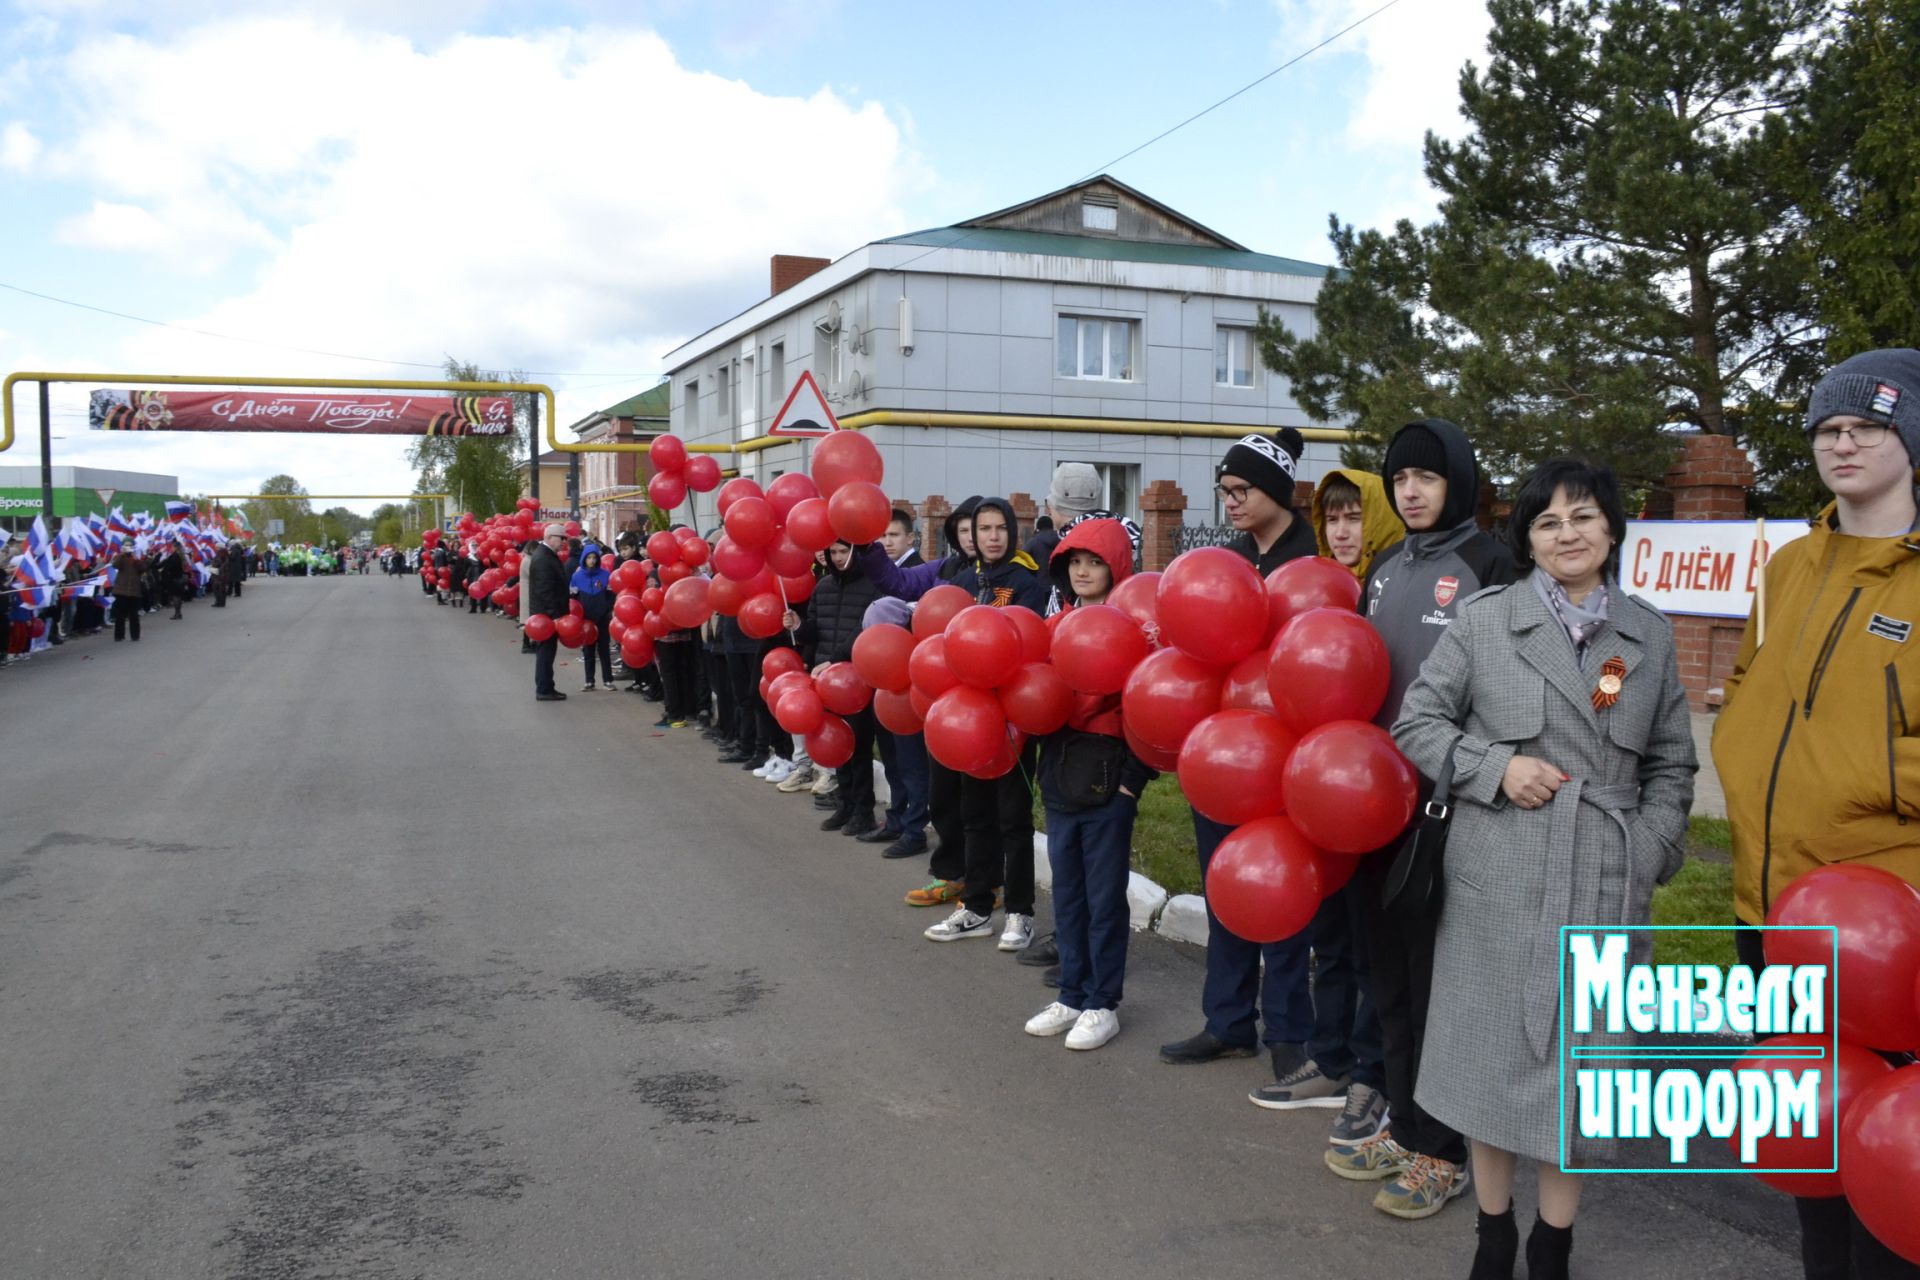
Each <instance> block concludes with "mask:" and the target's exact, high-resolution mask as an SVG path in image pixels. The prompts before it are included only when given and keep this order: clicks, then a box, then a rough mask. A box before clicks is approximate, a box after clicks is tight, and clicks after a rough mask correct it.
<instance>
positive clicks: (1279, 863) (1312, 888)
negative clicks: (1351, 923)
mask: <svg viewBox="0 0 1920 1280" xmlns="http://www.w3.org/2000/svg"><path fill="white" fill-rule="evenodd" d="M1188 554H1189V555H1191V554H1192V553H1191V552H1189V553H1188ZM1321 896H1322V895H1321V892H1320V876H1319V873H1318V870H1317V867H1316V856H1315V851H1314V848H1313V845H1312V844H1311V843H1309V842H1308V840H1307V838H1306V837H1305V836H1303V835H1302V834H1300V832H1299V831H1298V830H1297V829H1296V828H1295V827H1294V825H1293V824H1292V823H1291V822H1288V821H1287V820H1286V819H1285V818H1283V817H1268V818H1259V819H1255V820H1254V821H1251V822H1248V823H1246V824H1245V825H1243V826H1241V827H1240V828H1238V829H1237V830H1235V831H1233V832H1232V833H1231V834H1229V835H1228V836H1227V838H1226V839H1224V840H1222V841H1221V842H1220V847H1219V848H1217V849H1215V850H1214V851H1213V857H1212V859H1211V860H1209V861H1208V863H1207V905H1208V906H1210V907H1212V908H1213V914H1214V915H1215V916H1217V917H1218V918H1219V920H1220V923H1221V924H1223V925H1225V926H1226V927H1227V929H1228V930H1229V931H1231V932H1232V933H1233V934H1234V935H1236V936H1237V937H1241V938H1245V939H1246V940H1247V941H1248V942H1279V941H1280V940H1281V939H1283V938H1291V937H1292V936H1293V935H1294V934H1296V933H1299V932H1300V931H1301V930H1302V929H1304V928H1306V927H1307V925H1308V924H1310V923H1311V922H1312V920H1313V915H1314V912H1316V911H1318V910H1319V909H1320V899H1321Z"/></svg>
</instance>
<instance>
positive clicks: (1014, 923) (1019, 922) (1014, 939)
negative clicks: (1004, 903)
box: [1000, 911, 1033, 951]
mask: <svg viewBox="0 0 1920 1280" xmlns="http://www.w3.org/2000/svg"><path fill="white" fill-rule="evenodd" d="M1032 944H1033V917H1032V916H1023V915H1021V914H1020V913H1019V912H1017V911H1009V912H1007V927H1006V929H1005V931H1004V932H1002V933H1001V935H1000V949H1001V950H1002V951H1025V950H1026V949H1027V948H1028V947H1029V946H1031V945H1032Z"/></svg>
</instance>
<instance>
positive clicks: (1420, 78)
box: [1276, 0, 1492, 159]
mask: <svg viewBox="0 0 1920 1280" xmlns="http://www.w3.org/2000/svg"><path fill="white" fill-rule="evenodd" d="M1276 7H1277V8H1278V10H1279V13H1280V18H1281V22H1282V28H1281V37H1280V43H1281V45H1282V47H1283V48H1284V49H1286V50H1287V51H1288V52H1292V53H1297V52H1298V51H1299V50H1301V49H1304V48H1307V47H1310V46H1311V45H1314V44H1316V43H1318V42H1319V41H1321V40H1323V39H1325V38H1326V37H1327V36H1329V35H1331V34H1333V33H1334V32H1335V31H1338V30H1340V29H1341V28H1342V27H1345V26H1346V25H1348V24H1349V23H1351V22H1353V21H1355V20H1356V19H1358V18H1360V17H1362V16H1363V15H1365V14H1368V13H1371V12H1372V11H1373V10H1375V9H1377V8H1379V7H1380V6H1379V0H1276ZM1491 25H1492V20H1491V19H1490V18H1489V17H1488V15H1487V8H1486V3H1485V0H1403V2H1402V3H1400V4H1396V5H1394V7H1393V8H1391V9H1388V10H1387V11H1386V12H1385V13H1382V14H1380V15H1378V16H1377V17H1374V18H1372V19H1371V20H1369V21H1367V22H1365V23H1363V24H1362V25H1361V26H1359V27H1358V28H1356V29H1355V30H1353V31H1350V32H1348V33H1347V34H1346V35H1343V36H1341V37H1340V38H1339V39H1338V40H1336V41H1335V42H1334V43H1333V44H1331V45H1329V46H1328V47H1327V48H1326V49H1325V50H1323V51H1322V52H1321V53H1320V54H1316V55H1315V57H1324V56H1326V55H1328V54H1338V53H1358V54H1359V55H1361V56H1362V57H1364V58H1365V59H1366V61H1367V74H1366V79H1365V81H1364V82H1362V83H1361V84H1360V85H1359V86H1357V89H1356V92H1355V93H1354V95H1353V99H1352V108H1351V110H1350V111H1349V113H1348V115H1347V138H1348V141H1350V142H1352V143H1353V144H1355V145H1357V146H1368V147H1388V148H1394V149H1397V150H1407V151H1409V152H1410V153H1411V154H1412V155H1413V156H1414V157H1415V158H1416V159H1417V158H1418V156H1419V148H1420V142H1421V140H1422V138H1423V137H1424V136H1425V134H1426V131H1427V130H1429V129H1431V130H1433V131H1434V132H1436V133H1439V134H1441V135H1443V136H1447V137H1457V136H1459V135H1460V134H1461V133H1463V132H1464V131H1465V128H1466V126H1465V122H1464V121H1463V120H1462V119H1461V117H1460V109H1459V108H1460V88H1459V84H1460V69H1461V67H1462V66H1463V65H1464V64H1465V63H1467V62H1468V61H1472V62H1473V63H1474V64H1475V65H1476V66H1481V67H1484V66H1485V65H1486V62H1487V32H1488V30H1489V28H1490V27H1491Z"/></svg>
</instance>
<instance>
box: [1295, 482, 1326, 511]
mask: <svg viewBox="0 0 1920 1280" xmlns="http://www.w3.org/2000/svg"><path fill="white" fill-rule="evenodd" d="M1319 487H1320V486H1318V485H1317V484H1315V483H1314V482H1313V481H1311V480H1295V481H1294V482H1293V509H1294V510H1295V511H1298V512H1299V513H1300V514H1301V515H1303V516H1309V517H1310V516H1312V514H1313V491H1314V490H1315V489H1317V488H1319Z"/></svg>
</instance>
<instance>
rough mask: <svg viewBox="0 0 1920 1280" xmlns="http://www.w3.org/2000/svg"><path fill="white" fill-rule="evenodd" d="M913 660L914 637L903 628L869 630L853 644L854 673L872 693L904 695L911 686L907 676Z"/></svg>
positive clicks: (871, 628) (886, 626) (876, 627)
mask: <svg viewBox="0 0 1920 1280" xmlns="http://www.w3.org/2000/svg"><path fill="white" fill-rule="evenodd" d="M912 656H913V633H912V632H911V631H908V630H907V629H906V628H905V627H894V626H888V625H885V624H881V625H879V626H872V627H868V628H867V629H866V630H865V631H862V632H861V633H860V634H859V635H858V636H857V637H856V638H855V639H854V642H853V669H854V670H855V671H858V672H859V673H860V678H861V679H862V680H864V681H866V682H867V683H868V684H869V685H872V686H873V687H874V688H875V689H882V690H886V691H888V692H891V693H905V692H906V691H907V686H909V685H910V684H912V683H913V681H912V678H911V677H910V676H909V675H908V674H907V662H908V660H909V659H910V658H911V657H912Z"/></svg>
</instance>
